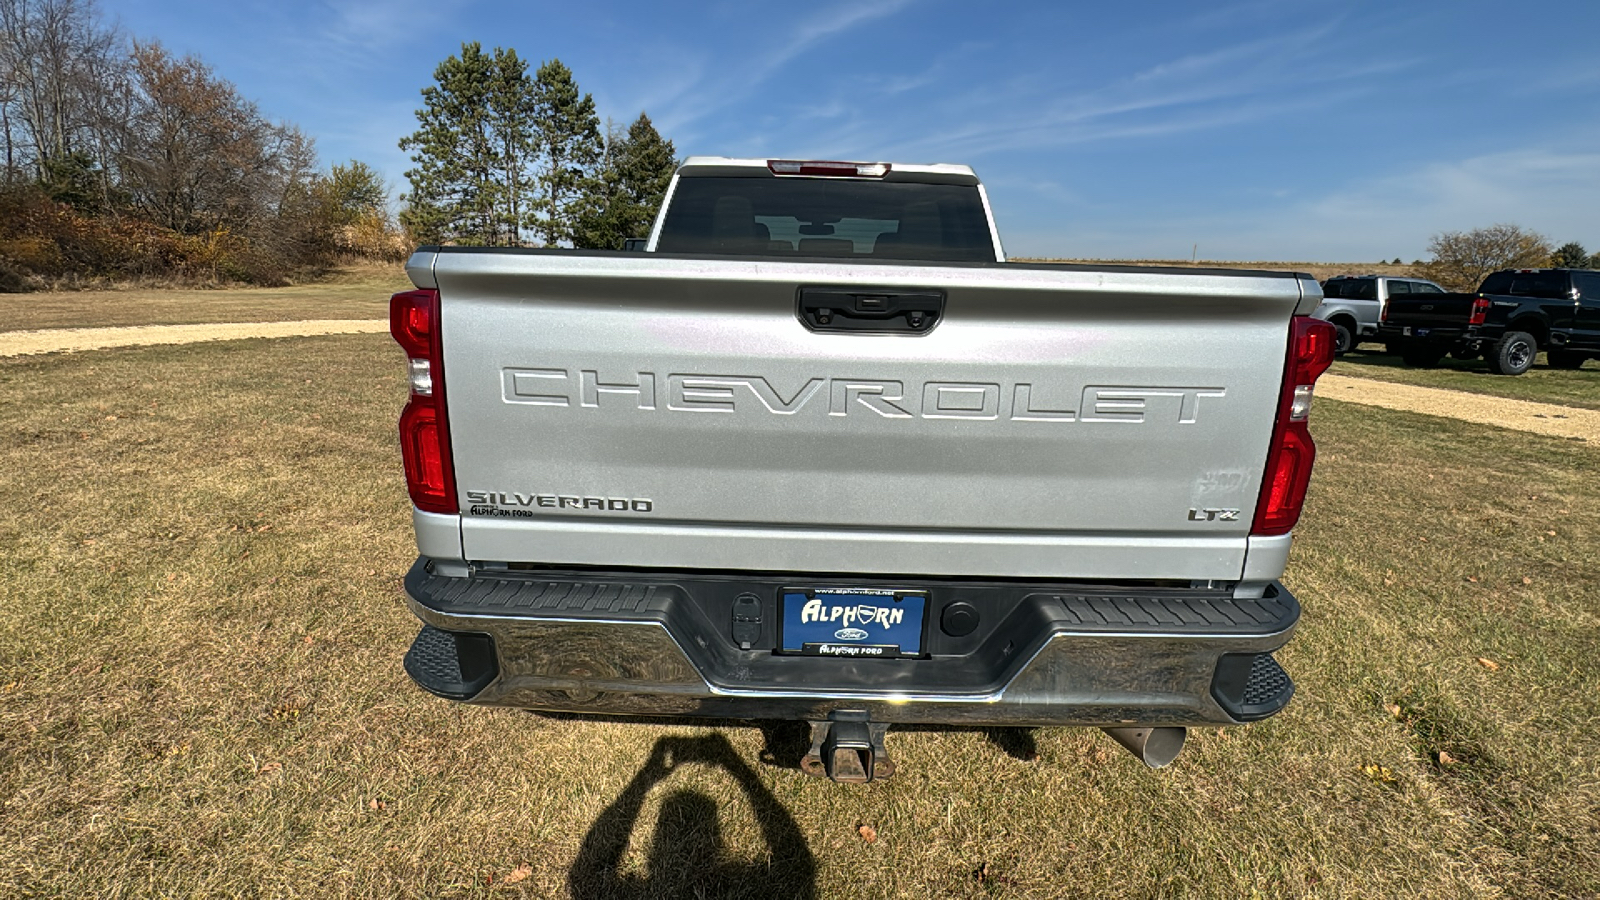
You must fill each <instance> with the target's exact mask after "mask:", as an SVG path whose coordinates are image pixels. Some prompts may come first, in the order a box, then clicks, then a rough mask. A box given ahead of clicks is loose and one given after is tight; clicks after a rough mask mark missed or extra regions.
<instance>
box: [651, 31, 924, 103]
mask: <svg viewBox="0 0 1600 900" xmlns="http://www.w3.org/2000/svg"><path fill="white" fill-rule="evenodd" d="M912 2H913V0H870V2H865V3H846V4H836V5H834V6H832V7H827V8H821V9H815V10H814V12H813V13H812V15H811V17H810V18H809V19H806V20H804V21H801V22H800V23H798V24H797V25H796V26H794V27H793V28H792V30H791V31H790V36H789V38H788V40H786V41H784V42H783V43H781V44H779V45H778V46H776V47H768V48H765V49H758V50H757V52H756V54H755V55H754V56H751V55H750V54H743V55H742V56H743V58H742V59H741V58H740V56H741V54H737V53H727V54H725V55H724V56H723V60H722V62H721V64H720V65H719V66H718V68H716V69H715V70H713V72H714V74H712V75H710V76H709V77H705V78H701V79H696V80H693V81H689V82H686V83H684V84H683V85H682V89H681V91H680V92H679V93H678V95H677V96H674V97H668V98H663V99H665V101H666V104H665V105H666V107H667V110H666V112H664V114H663V116H662V118H663V119H664V120H665V121H666V122H667V123H669V124H670V125H671V126H673V127H674V128H678V129H684V128H688V127H690V126H692V125H693V124H694V123H696V122H698V121H699V120H701V119H704V118H706V117H708V116H710V115H712V114H713V113H716V112H718V111H720V110H722V109H725V108H727V107H728V106H730V105H732V104H735V103H737V102H739V101H741V100H744V99H746V98H748V97H749V96H751V95H752V94H754V93H755V92H756V90H757V89H759V88H760V87H761V86H762V85H763V84H765V83H766V82H767V81H769V80H770V79H771V78H772V77H773V76H775V75H776V74H777V73H778V72H780V71H782V70H783V69H784V67H786V66H788V65H789V64H790V63H792V62H794V61H795V60H796V59H798V58H800V57H801V56H802V55H803V54H805V53H806V52H807V51H810V50H812V49H814V48H816V47H818V46H819V45H821V44H823V43H824V42H826V41H828V40H829V39H831V38H835V37H838V36H839V35H842V34H844V33H846V32H849V31H852V30H854V29H856V28H859V27H861V26H863V25H865V24H867V23H869V22H874V21H877V20H879V19H883V18H886V17H888V16H891V15H893V14H895V13H897V12H899V11H900V10H902V9H904V8H906V7H907V6H910V5H911V3H912Z"/></svg>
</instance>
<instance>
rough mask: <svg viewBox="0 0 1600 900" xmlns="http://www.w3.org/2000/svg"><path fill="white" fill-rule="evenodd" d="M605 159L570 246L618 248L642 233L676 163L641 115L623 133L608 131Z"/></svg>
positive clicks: (673, 151) (658, 206) (657, 207)
mask: <svg viewBox="0 0 1600 900" xmlns="http://www.w3.org/2000/svg"><path fill="white" fill-rule="evenodd" d="M608 138H609V139H608V140H607V142H606V148H605V149H606V153H605V161H604V164H603V166H602V167H601V171H600V175H599V177H598V178H595V179H593V180H592V186H591V189H590V192H589V193H590V196H589V197H588V202H587V203H586V204H585V208H584V210H583V213H582V215H581V216H580V217H579V220H578V228H577V231H576V233H575V234H574V236H573V244H574V246H578V247H588V248H592V249H599V250H620V249H622V245H623V241H625V240H627V239H628V238H630V237H644V236H645V235H646V234H647V233H648V232H649V231H650V226H651V224H652V223H653V222H654V221H655V217H656V213H657V212H658V211H659V210H660V209H661V201H662V199H663V198H665V197H666V194H667V185H668V184H670V183H671V182H672V173H673V171H674V170H676V169H677V167H678V160H677V150H676V149H674V148H673V146H672V142H671V141H669V140H666V139H665V138H663V137H662V136H661V133H660V132H658V131H656V128H655V125H653V124H652V123H651V122H650V117H649V116H647V115H645V114H644V113H640V114H639V118H638V119H636V120H634V123H633V124H632V125H631V126H629V128H628V133H627V135H626V136H620V135H608Z"/></svg>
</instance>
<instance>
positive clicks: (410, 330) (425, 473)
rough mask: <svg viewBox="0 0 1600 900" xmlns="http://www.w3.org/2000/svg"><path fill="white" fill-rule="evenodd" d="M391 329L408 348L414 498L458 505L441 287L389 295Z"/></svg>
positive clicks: (405, 433) (406, 456)
mask: <svg viewBox="0 0 1600 900" xmlns="http://www.w3.org/2000/svg"><path fill="white" fill-rule="evenodd" d="M389 333H390V334H392V335H394V339H395V342H396V343H398V344H399V345H400V346H401V348H402V349H404V350H405V351H406V356H407V357H408V361H407V371H408V372H409V374H410V379H411V399H410V400H409V401H407V403H406V408H405V410H404V411H403V412H401V413H400V458H401V459H402V460H403V461H404V463H405V469H406V489H407V490H408V491H409V492H410V493H411V502H412V503H414V504H416V506H417V508H418V509H420V510H423V511H424V512H432V513H450V514H453V513H455V512H457V511H458V508H457V506H456V483H455V465H454V463H453V462H452V460H451V458H450V428H449V426H448V424H447V423H446V420H445V414H444V363H443V355H442V354H441V353H440V350H439V292H438V291H434V290H421V291H405V292H403V293H399V294H395V295H394V296H393V297H391V298H389Z"/></svg>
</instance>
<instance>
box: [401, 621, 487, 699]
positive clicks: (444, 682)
mask: <svg viewBox="0 0 1600 900" xmlns="http://www.w3.org/2000/svg"><path fill="white" fill-rule="evenodd" d="M405 667H406V674H407V675H410V676H411V678H412V680H413V681H415V682H416V683H417V684H419V685H421V686H422V687H423V688H425V689H426V690H427V691H428V692H429V693H433V694H438V695H439V696H440V697H444V698H446V699H449V700H466V699H469V698H471V697H474V696H476V695H477V693H478V692H479V691H481V690H483V689H484V688H485V687H488V685H489V682H491V681H493V680H494V676H495V674H496V665H495V658H494V642H493V641H491V640H490V639H489V636H488V635H486V634H470V633H466V632H450V631H441V630H439V629H437V628H434V627H433V626H432V625H424V626H422V632H421V633H420V634H418V635H417V639H416V640H415V641H412V642H411V649H410V650H407V651H406V659H405Z"/></svg>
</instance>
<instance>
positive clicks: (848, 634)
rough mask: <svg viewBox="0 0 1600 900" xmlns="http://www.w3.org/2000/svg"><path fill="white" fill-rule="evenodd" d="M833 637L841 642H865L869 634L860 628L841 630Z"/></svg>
mask: <svg viewBox="0 0 1600 900" xmlns="http://www.w3.org/2000/svg"><path fill="white" fill-rule="evenodd" d="M833 637H834V639H835V640H840V641H864V640H866V638H867V633H866V632H865V631H862V630H861V629H859V628H841V629H839V630H838V631H835V632H834V633H833Z"/></svg>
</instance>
